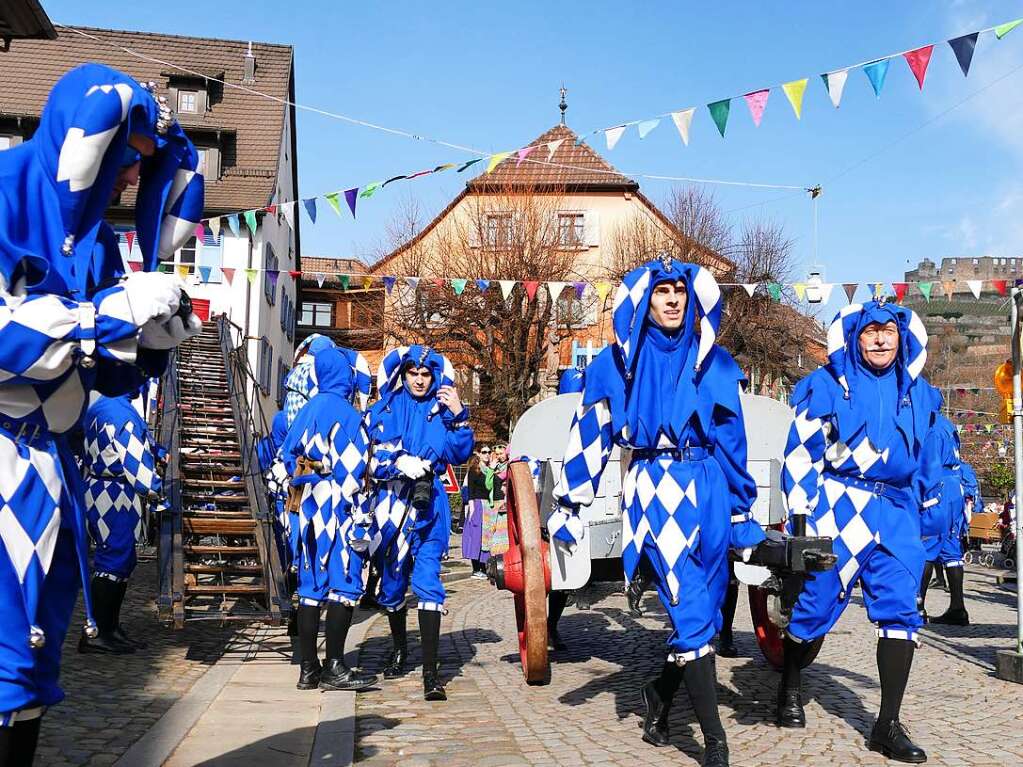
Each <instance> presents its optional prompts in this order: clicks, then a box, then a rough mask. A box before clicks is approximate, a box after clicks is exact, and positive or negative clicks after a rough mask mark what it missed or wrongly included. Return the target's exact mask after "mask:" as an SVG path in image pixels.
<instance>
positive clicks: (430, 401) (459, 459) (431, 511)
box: [366, 345, 474, 693]
mask: <svg viewBox="0 0 1023 767" xmlns="http://www.w3.org/2000/svg"><path fill="white" fill-rule="evenodd" d="M421 369H426V370H428V371H429V373H430V376H431V379H430V386H429V389H428V391H427V392H426V394H425V396H422V397H415V396H413V394H412V392H411V391H410V390H409V389H408V387H407V386H406V385H405V375H406V373H408V371H409V370H421ZM453 385H454V368H453V367H452V366H451V363H450V362H449V361H448V359H447V358H446V357H444V356H443V355H441V354H438V353H437V352H435V351H433V350H432V349H430V348H428V347H426V346H419V345H414V346H402V347H399V348H397V349H392V350H391V351H389V352H388V353H387V354H386V355H384V358H383V360H382V361H381V362H380V368H379V370H378V372H377V389H378V391H379V393H380V399H379V400H378V401H377V402H375V403H374V404H373V405H372V406H371V407H370V409H369V411H368V412H367V414H366V425H367V430H368V432H369V438H370V442H371V451H370V480H371V483H370V490H369V498H368V504H369V509H370V510H371V513H372V514H373V516H374V520H375V534H374V540H373V552H374V562H375V566H376V570H377V572H378V573H379V574H380V596H379V602H380V605H381V606H382V607H384V608H385V609H386V610H387V612H388V613H389V618H390V624H391V634H392V638H393V639H394V652H393V653H392V656H391V660H390V661H389V663H388V668H387V669H385V672H384V676H385V677H388V678H393V677H395V676H400V675H402V674H404V673H405V660H406V658H407V640H406V635H405V622H406V614H407V611H406V610H405V595H406V592H407V591H408V588H409V585H410V582H411V586H412V591H413V592H414V593H415V594H416V596H417V597H418V598H419V603H418V609H419V625H420V633H421V637H422V642H423V679H424V684H428V683H436V681H437V680H436V673H437V668H436V648H437V641H438V640H439V632H440V614H441V612H442V611H443V610H444V599H445V592H444V585H443V584H442V583H441V580H440V569H441V560H442V559H443V558H444V557H445V556H446V554H447V550H448V536H449V533H450V531H451V507H450V505H449V503H448V497H447V495H446V493H445V492H444V487H443V485H442V484H441V481H440V477H441V476H443V475H444V473H445V472H446V471H447V467H448V465H449V464H461V463H464V462H465V461H467V460H468V459H469V457H470V456H471V455H472V451H473V446H474V437H473V431H472V429H471V428H470V427H469V424H468V418H469V411H468V408H465V407H463V408H462V409H461V410H460V411H459V412H458V413H457V414H455V413H452V412H451V410H450V409H448V408H447V407H445V406H443V405H442V404H441V402H440V401H439V400H438V398H437V393H438V390H439V389H440V388H441V387H442V386H452V387H453ZM424 482H425V483H428V484H427V487H428V486H429V485H432V492H431V493H429V494H428V501H427V502H426V503H425V505H423V506H422V507H420V508H417V507H416V506H414V505H413V503H412V501H413V495H414V490H415V488H416V486H417V484H419V485H421V484H422V483H424ZM427 692H429V691H427ZM441 693H443V690H442V688H441Z"/></svg>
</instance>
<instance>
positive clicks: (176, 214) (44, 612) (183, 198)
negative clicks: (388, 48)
mask: <svg viewBox="0 0 1023 767" xmlns="http://www.w3.org/2000/svg"><path fill="white" fill-rule="evenodd" d="M197 160H198V156H197V154H196V152H195V149H194V148H193V147H192V146H191V144H190V143H189V142H188V140H187V139H186V138H185V136H184V134H183V133H182V132H181V129H180V128H179V127H178V125H177V123H176V122H174V120H173V116H172V115H171V114H170V112H169V110H168V109H167V108H166V107H165V106H162V105H161V104H160V103H159V102H157V100H156V99H155V98H154V97H153V95H152V93H151V92H150V91H149V90H147V89H146V88H143V87H142V86H141V85H139V84H138V83H137V82H135V81H134V80H132V79H131V78H130V77H128V76H126V75H123V74H121V73H120V72H117V71H115V70H112V69H110V68H108V67H104V66H100V65H96V64H87V65H84V66H81V67H78V68H76V69H74V70H72V71H70V72H69V73H67V74H66V75H64V76H63V77H62V78H61V79H60V81H59V82H58V83H57V84H56V85H55V86H54V88H53V91H52V92H51V93H50V97H49V99H48V101H47V104H46V107H45V108H44V110H43V114H42V117H41V119H40V124H39V127H38V129H37V130H36V133H35V135H34V136H33V138H32V139H31V140H30V141H26V142H25V143H23V144H21V145H19V146H17V147H14V148H12V149H9V150H7V151H6V152H2V153H0V369H2V370H4V371H5V375H4V380H3V382H2V383H0V508H2V511H0V520H2V521H0V540H2V546H0V763H6V764H29V763H31V761H32V758H33V754H34V750H35V744H36V740H37V737H38V732H39V717H40V715H41V713H42V711H43V710H45V708H46V707H47V706H51V705H53V704H55V703H58V702H59V701H60V700H61V699H62V698H63V692H62V691H61V689H60V686H59V684H58V676H59V668H60V650H61V645H62V643H63V640H64V636H65V634H66V632H67V629H68V624H69V622H70V619H71V611H72V608H73V607H74V603H75V599H76V596H77V593H78V584H79V582H87V581H88V561H87V555H88V551H87V541H86V534H85V524H84V522H85V519H84V516H85V515H84V499H83V487H82V481H81V477H80V475H79V473H78V469H77V467H76V466H75V464H74V462H73V460H72V455H71V452H70V449H69V447H68V444H67V440H66V438H65V436H64V434H65V432H67V431H68V430H69V429H71V428H72V427H73V426H74V425H75V424H76V423H77V422H78V420H79V419H80V418H81V416H82V411H83V409H84V407H85V405H86V403H87V398H88V394H89V392H90V391H91V390H93V389H96V390H99V391H101V392H103V393H105V394H109V395H117V394H119V393H121V392H124V391H130V390H132V389H135V388H137V387H138V386H139V385H140V384H141V382H142V381H143V380H144V377H145V375H146V374H149V375H158V374H159V373H160V372H161V370H162V368H163V366H164V365H165V364H166V353H165V352H164V351H161V350H166V349H168V348H171V347H173V346H175V345H176V344H178V343H180V342H181V341H182V340H184V339H185V338H187V337H189V336H190V335H193V334H195V333H197V332H198V331H199V329H200V328H201V323H200V322H199V320H198V319H197V318H196V317H195V316H194V315H192V314H190V313H185V312H180V313H179V307H180V304H181V298H182V292H181V288H182V285H181V282H180V280H178V279H177V278H175V277H172V276H171V275H165V274H147V273H144V272H139V273H136V274H131V275H128V276H127V277H123V262H122V259H121V256H120V252H119V250H118V248H117V238H116V237H115V236H114V234H113V231H112V230H111V229H110V228H109V227H108V226H107V225H105V224H104V223H103V221H102V216H103V213H104V211H105V210H106V208H107V206H108V204H109V203H110V200H111V199H112V198H113V197H115V196H116V195H118V194H119V193H120V192H121V191H123V189H125V188H126V187H127V186H129V185H132V184H136V183H138V184H139V185H140V188H139V194H138V197H137V203H136V211H135V213H136V228H137V230H138V237H139V240H138V241H139V244H140V246H141V248H142V251H143V256H144V258H145V266H146V268H147V269H152V268H155V264H156V261H157V260H158V259H159V258H166V257H168V256H170V255H173V252H174V250H175V249H176V248H177V247H179V246H180V244H181V243H182V242H183V241H184V238H185V237H187V236H190V235H191V233H192V232H194V229H195V226H196V223H197V222H198V219H199V216H200V215H201V211H202V198H203V195H202V191H203V187H202V176H201V175H199V174H197V173H195V167H196V162H197ZM85 608H86V616H87V626H88V629H87V630H88V632H89V633H90V634H92V633H94V632H96V626H95V621H94V620H93V618H92V604H91V599H90V595H89V592H88V590H86V591H85Z"/></svg>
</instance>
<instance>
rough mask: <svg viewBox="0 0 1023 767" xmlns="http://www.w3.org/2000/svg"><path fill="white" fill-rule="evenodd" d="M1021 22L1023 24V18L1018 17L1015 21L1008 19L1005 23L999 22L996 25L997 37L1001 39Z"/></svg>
mask: <svg viewBox="0 0 1023 767" xmlns="http://www.w3.org/2000/svg"><path fill="white" fill-rule="evenodd" d="M1020 24H1023V19H1016V20H1015V21H1007V22H1005V23H1004V24H999V25H998V26H997V27H995V37H997V38H998V39H999V40H1001V39H1002V38H1003V37H1005V36H1006V35H1007V34H1009V33H1010V32H1011V31H1012V30H1014V29H1015V28H1016V27H1018V26H1019V25H1020Z"/></svg>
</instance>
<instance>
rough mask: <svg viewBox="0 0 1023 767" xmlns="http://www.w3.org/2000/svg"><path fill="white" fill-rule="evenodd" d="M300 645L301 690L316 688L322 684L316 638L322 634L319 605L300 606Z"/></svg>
mask: <svg viewBox="0 0 1023 767" xmlns="http://www.w3.org/2000/svg"><path fill="white" fill-rule="evenodd" d="M297 623H298V647H299V656H300V657H301V659H302V660H301V662H300V663H299V669H300V672H299V676H298V684H297V685H295V686H296V687H297V688H298V689H299V690H315V689H316V688H317V686H318V685H319V684H320V672H321V670H322V668H321V666H320V659H319V657H318V655H317V652H316V640H317V639H319V636H320V607H319V605H302V604H300V605H299V606H298V620H297Z"/></svg>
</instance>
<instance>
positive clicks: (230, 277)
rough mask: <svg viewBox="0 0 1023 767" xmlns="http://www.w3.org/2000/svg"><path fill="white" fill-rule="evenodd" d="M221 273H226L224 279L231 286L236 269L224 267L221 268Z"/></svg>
mask: <svg viewBox="0 0 1023 767" xmlns="http://www.w3.org/2000/svg"><path fill="white" fill-rule="evenodd" d="M220 271H221V272H223V273H224V279H225V280H226V281H227V284H228V285H230V284H231V281H232V280H234V268H233V267H226V266H222V267H220Z"/></svg>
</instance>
